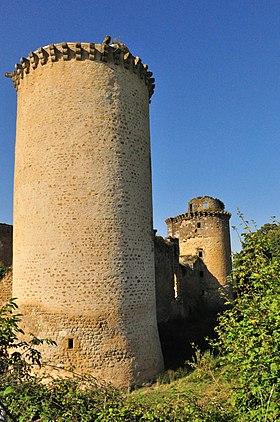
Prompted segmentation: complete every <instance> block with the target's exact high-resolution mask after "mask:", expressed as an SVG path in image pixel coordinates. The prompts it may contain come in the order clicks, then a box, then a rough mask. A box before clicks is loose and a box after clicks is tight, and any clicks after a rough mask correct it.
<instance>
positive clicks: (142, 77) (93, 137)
mask: <svg viewBox="0 0 280 422" xmlns="http://www.w3.org/2000/svg"><path fill="white" fill-rule="evenodd" d="M21 63H22V65H18V66H17V69H16V73H13V74H10V75H9V76H11V77H12V79H13V81H14V84H15V86H16V89H17V91H18V113H17V142H16V160H15V196H14V287H13V295H14V296H16V297H18V304H19V306H20V310H21V312H23V314H24V324H25V325H26V331H32V332H33V333H34V334H35V335H38V336H40V337H50V338H52V339H54V340H55V341H56V342H57V346H54V347H52V348H51V347H49V346H48V347H47V348H46V349H44V350H43V352H44V353H43V357H44V359H46V360H48V361H50V362H52V363H53V364H55V365H58V366H74V367H76V370H78V371H80V372H90V373H92V374H93V375H95V376H98V377H101V378H103V379H105V380H107V381H110V382H112V383H114V384H115V385H118V386H130V385H133V384H139V383H141V382H144V381H146V380H147V379H149V378H151V377H153V376H155V375H156V374H157V373H159V372H160V371H161V370H162V367H163V362H162V354H161V348H160V343H159V338H158V331H157V325H156V308H155V303H156V301H155V276H154V254H153V231H152V204H151V168H150V143H149V98H150V96H151V95H152V92H153V86H154V85H153V78H151V72H148V70H147V66H146V65H143V64H142V63H141V60H140V59H139V58H137V57H136V58H135V57H133V56H132V55H131V54H130V53H129V51H128V49H127V48H119V46H109V45H108V44H106V43H103V44H102V45H97V44H92V43H68V44H66V43H62V44H56V45H50V46H48V47H44V48H42V49H39V50H37V51H36V52H34V53H30V55H29V58H28V59H25V58H22V59H21Z"/></svg>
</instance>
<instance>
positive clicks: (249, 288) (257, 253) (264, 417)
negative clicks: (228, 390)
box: [215, 214, 280, 421]
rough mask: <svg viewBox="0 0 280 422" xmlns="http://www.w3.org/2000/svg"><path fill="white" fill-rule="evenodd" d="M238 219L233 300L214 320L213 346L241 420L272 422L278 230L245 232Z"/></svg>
mask: <svg viewBox="0 0 280 422" xmlns="http://www.w3.org/2000/svg"><path fill="white" fill-rule="evenodd" d="M240 217H241V219H242V221H243V224H244V225H245V232H244V234H243V235H242V251H241V252H240V253H238V254H236V255H235V257H234V268H233V272H232V279H233V287H234V291H235V300H234V301H233V304H232V305H233V306H232V307H231V308H230V309H229V310H227V311H226V312H224V313H223V314H222V315H221V316H220V317H219V324H218V326H217V328H216V331H217V334H218V340H217V341H216V343H215V346H216V348H218V350H219V351H220V353H221V358H222V361H223V363H224V364H225V365H226V366H225V367H226V376H227V378H228V379H230V380H231V384H232V399H233V405H234V407H235V408H236V409H237V411H238V414H239V415H240V417H241V416H242V419H241V420H258V421H272V420H276V419H277V414H278V410H279V409H278V408H277V402H278V400H279V374H278V372H277V371H278V370H279V357H280V353H279V343H280V330H279V328H280V306H279V293H280V284H279V282H280V226H279V224H278V223H277V222H274V223H273V224H266V225H264V226H263V227H262V228H261V229H259V230H256V231H251V228H250V227H249V222H248V221H245V219H244V217H243V215H242V214H240ZM278 416H279V415H278Z"/></svg>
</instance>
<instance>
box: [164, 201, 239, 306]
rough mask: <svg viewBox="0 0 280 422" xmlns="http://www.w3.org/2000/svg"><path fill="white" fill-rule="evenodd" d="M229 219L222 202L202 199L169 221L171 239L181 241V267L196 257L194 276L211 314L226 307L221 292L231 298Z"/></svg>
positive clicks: (190, 202) (167, 221) (190, 203)
mask: <svg viewBox="0 0 280 422" xmlns="http://www.w3.org/2000/svg"><path fill="white" fill-rule="evenodd" d="M230 217H231V214H230V213H229V212H227V211H225V206H224V204H223V202H222V201H220V200H219V199H215V198H212V197H210V196H203V197H201V196H199V197H197V198H193V199H191V200H190V201H189V203H188V212H187V213H185V214H180V215H178V216H176V217H173V218H168V219H167V220H166V224H167V228H168V236H171V237H175V238H178V239H179V250H180V261H181V263H182V264H184V263H188V262H190V260H193V259H192V258H193V257H194V256H196V257H197V261H196V264H195V270H196V272H195V276H196V277H197V279H198V280H200V286H201V295H202V296H203V301H204V303H205V305H206V307H207V308H208V309H210V310H214V309H217V308H220V307H221V306H222V305H223V303H224V297H223V294H222V290H224V291H225V293H226V294H231V293H230V287H229V286H228V283H227V276H228V275H229V273H230V271H231V247H230V231H229V219H230Z"/></svg>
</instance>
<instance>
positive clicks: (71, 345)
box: [68, 338, 74, 349]
mask: <svg viewBox="0 0 280 422" xmlns="http://www.w3.org/2000/svg"><path fill="white" fill-rule="evenodd" d="M73 348H74V339H73V338H69V339H68V349H73Z"/></svg>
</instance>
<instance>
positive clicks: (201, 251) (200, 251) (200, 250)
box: [198, 249, 203, 258]
mask: <svg viewBox="0 0 280 422" xmlns="http://www.w3.org/2000/svg"><path fill="white" fill-rule="evenodd" d="M198 256H199V258H202V257H203V250H202V249H199V251H198Z"/></svg>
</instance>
